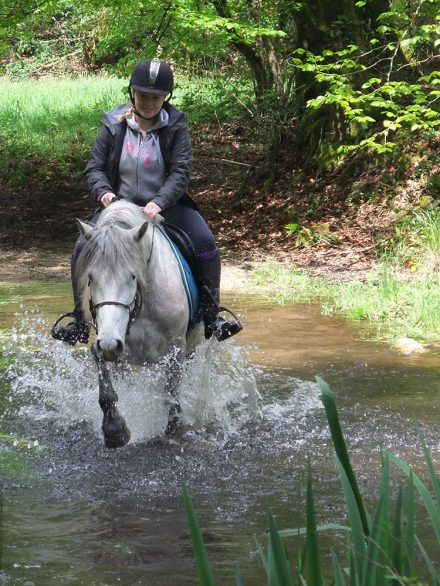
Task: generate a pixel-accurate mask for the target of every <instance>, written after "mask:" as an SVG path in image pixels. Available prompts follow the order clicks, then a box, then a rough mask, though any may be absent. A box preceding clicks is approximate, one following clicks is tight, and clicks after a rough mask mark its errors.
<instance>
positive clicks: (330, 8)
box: [0, 0, 440, 269]
mask: <svg viewBox="0 0 440 586" xmlns="http://www.w3.org/2000/svg"><path fill="white" fill-rule="evenodd" d="M0 17H1V18H0V22H1V24H0V72H1V74H2V76H3V80H4V81H6V82H11V83H14V82H16V81H17V82H18V81H20V80H27V79H30V78H37V79H40V80H43V82H44V80H45V79H49V78H52V77H53V76H58V77H65V76H82V77H84V76H86V77H87V78H90V77H94V76H115V77H118V78H121V79H127V78H128V77H129V74H130V72H131V70H132V68H133V66H134V64H135V63H137V62H138V60H139V59H140V58H144V57H145V56H153V55H157V56H159V57H161V58H163V59H165V60H168V61H169V62H171V63H172V65H173V67H174V68H175V70H176V72H177V85H178V86H179V85H180V86H185V84H186V83H191V82H192V83H194V81H195V82H197V79H203V80H205V81H206V80H207V79H208V80H209V81H210V83H211V88H212V92H214V93H216V95H217V101H216V102H215V107H213V106H212V105H211V104H210V102H209V99H207V97H206V96H203V95H201V94H200V93H197V92H194V93H193V94H191V92H189V93H188V92H187V93H186V94H185V96H184V98H183V100H182V99H181V102H182V103H180V102H179V106H181V107H182V109H184V110H185V111H186V110H190V111H192V112H193V113H194V112H195V113H198V116H197V115H195V116H193V121H192V122H191V116H190V122H191V132H192V136H193V142H194V155H195V157H194V175H193V182H192V193H193V195H194V197H195V199H196V200H197V201H198V203H199V205H200V206H201V208H202V211H203V212H204V213H205V215H206V216H207V218H208V221H209V222H210V223H211V225H212V226H213V229H214V231H215V232H216V234H217V236H218V240H219V244H220V246H221V247H222V248H223V250H224V253H226V254H228V253H233V254H234V255H235V257H236V258H237V257H242V258H247V257H250V256H252V254H254V253H255V251H257V252H258V253H259V254H262V255H263V256H265V255H266V254H270V255H274V256H278V257H279V258H283V259H288V260H292V259H293V260H294V261H295V262H298V263H299V264H303V265H307V266H316V267H319V266H320V265H322V264H327V263H330V264H331V265H332V266H333V267H334V268H336V269H338V268H344V269H347V268H349V267H353V266H354V265H356V264H359V267H360V268H365V266H368V264H369V263H371V262H372V261H374V259H375V258H377V256H378V255H379V254H381V251H382V250H383V249H384V247H385V246H386V243H387V242H388V241H389V240H390V239H392V238H394V237H395V234H396V229H398V226H400V224H401V222H402V220H403V219H405V218H406V219H408V217H410V216H411V215H412V214H413V213H414V210H417V209H423V210H430V209H433V208H436V206H437V203H438V198H439V197H440V167H439V155H438V146H439V133H438V128H439V123H440V120H439V96H440V89H439V84H440V73H439V71H438V69H439V67H438V64H439V51H438V47H439V43H440V40H439V38H440V36H439V30H440V23H439V5H438V2H437V1H434V0H417V1H416V0H395V1H394V0H393V1H389V0H359V1H357V2H355V1H353V0H343V1H340V2H336V3H335V2H333V1H331V0H306V1H304V2H295V1H288V0H279V1H270V2H269V1H267V0H205V1H198V2H197V1H192V0H152V1H149V2H143V1H137V2H132V3H128V4H127V3H122V2H120V1H119V0H113V1H101V0H93V1H91V2H90V1H87V2H86V1H68V0H51V1H47V0H31V1H29V2H21V3H20V2H19V3H17V2H12V1H11V0H3V3H2V7H1V8H0ZM3 87H6V88H7V86H3ZM67 99H68V97H66V100H67ZM96 109H97V112H99V110H100V104H99V103H97V104H96ZM1 110H3V112H1ZM20 115H21V114H20V108H19V107H17V105H15V107H14V103H11V102H10V101H9V102H8V101H7V100H6V103H3V105H2V106H1V107H0V119H2V120H9V121H10V120H15V121H17V119H19V118H20ZM10 127H11V124H9V125H8V124H5V122H3V123H2V124H1V128H0V145H1V149H2V152H3V153H4V161H3V171H1V170H0V181H1V185H2V191H1V193H2V198H3V199H4V200H5V201H6V200H8V201H9V202H11V205H8V206H6V208H5V206H2V208H3V211H2V214H1V218H2V219H1V234H0V241H1V242H2V244H3V246H5V247H9V248H14V247H20V246H21V247H25V246H28V245H29V238H30V237H33V238H34V239H36V242H37V243H38V238H40V240H41V243H40V244H41V245H44V244H47V238H45V236H44V233H43V232H41V233H38V232H37V233H35V231H32V230H29V227H31V226H32V225H34V224H35V214H38V213H39V214H40V217H41V221H42V223H43V224H44V225H45V230H46V232H45V233H46V234H47V233H48V232H47V231H49V232H50V234H51V235H52V239H51V240H52V241H53V242H55V243H58V245H60V246H62V245H63V242H64V241H65V235H66V234H68V235H70V234H72V233H73V232H74V230H75V227H74V224H73V217H75V216H76V215H82V216H84V215H86V213H87V211H90V209H91V208H92V206H93V204H92V203H91V202H89V201H88V200H87V199H85V188H84V185H83V183H82V180H81V178H80V177H81V171H82V168H83V164H84V158H85V157H84V152H83V151H81V152H80V154H79V155H78V157H77V158H76V159H75V157H73V158H71V160H70V159H69V161H65V164H64V165H63V164H62V162H61V163H60V159H58V160H54V161H53V169H52V171H50V170H49V172H48V173H46V174H42V173H39V172H38V169H39V168H41V161H40V160H39V158H38V156H37V155H35V153H33V152H32V151H30V152H27V153H26V156H25V160H24V165H25V167H26V168H25V170H24V171H23V166H21V167H20V170H19V171H18V167H19V166H18V165H17V164H16V161H17V160H18V159H20V160H22V159H23V156H22V153H17V146H16V144H14V140H15V139H14V133H13V132H12V133H11V128H10ZM79 140H80V139H79ZM86 146H87V148H89V146H90V145H86ZM62 156H63V155H60V157H62ZM46 166H47V163H46ZM60 169H61V171H62V172H61V171H60ZM29 186H32V192H33V193H34V194H37V196H38V197H37V198H34V199H36V201H37V203H36V204H35V205H34V206H33V210H32V214H31V213H30V211H26V210H23V205H22V202H23V190H24V189H29ZM78 191H79V193H80V195H79V196H78V197H77V198H75V197H69V198H67V199H66V198H64V199H65V201H64V202H63V206H64V210H63V213H61V214H58V213H57V215H56V218H55V217H54V216H53V214H52V213H51V210H53V209H54V208H55V209H58V211H60V207H59V204H60V200H61V199H63V198H62V194H63V193H66V192H71V193H77V192H78ZM83 195H84V197H83ZM69 202H70V203H69ZM78 208H80V209H78ZM17 210H20V211H21V212H22V213H21V215H20V216H18V215H17ZM78 212H84V213H80V214H79V213H78ZM55 220H56V221H55ZM72 237H73V236H72ZM69 246H70V242H69Z"/></svg>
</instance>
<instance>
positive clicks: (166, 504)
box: [0, 284, 440, 586]
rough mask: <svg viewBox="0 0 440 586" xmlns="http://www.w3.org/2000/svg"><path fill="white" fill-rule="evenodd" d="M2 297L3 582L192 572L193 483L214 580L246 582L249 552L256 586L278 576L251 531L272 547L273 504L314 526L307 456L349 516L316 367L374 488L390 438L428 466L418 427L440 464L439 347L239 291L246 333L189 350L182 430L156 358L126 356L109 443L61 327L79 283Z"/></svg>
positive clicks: (334, 506) (370, 494)
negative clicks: (116, 431) (374, 334)
mask: <svg viewBox="0 0 440 586" xmlns="http://www.w3.org/2000/svg"><path fill="white" fill-rule="evenodd" d="M1 294H2V296H1V297H0V331H1V332H3V333H2V346H3V352H2V363H1V373H0V374H1V382H0V385H1V387H0V408H1V419H0V423H1V433H2V436H0V445H2V446H3V448H4V452H3V453H6V454H7V455H8V458H6V459H5V458H3V460H0V462H1V463H2V468H3V469H2V504H3V506H2V519H1V521H2V527H1V532H0V539H1V545H2V549H1V570H2V571H3V574H1V573H0V583H5V584H14V585H15V584H23V585H28V586H29V585H32V584H35V585H62V584H85V585H88V586H89V585H97V586H98V585H99V586H104V585H109V586H110V585H116V584H122V585H137V584H139V585H144V584H148V585H151V586H162V585H163V586H168V585H173V586H180V585H182V586H185V585H187V584H188V585H189V584H196V583H197V580H196V572H195V568H194V562H193V555H192V545H191V540H190V537H189V533H188V528H187V524H186V520H185V515H184V511H183V505H182V499H181V483H182V482H185V483H187V485H188V487H189V489H190V492H191V495H192V498H193V502H194V505H195V508H196V511H197V514H198V517H199V521H200V524H201V526H202V529H203V533H204V536H205V540H206V544H207V548H208V554H209V557H210V560H211V562H212V565H213V570H214V575H215V578H216V582H217V583H218V584H233V583H235V579H234V575H235V564H236V561H237V560H240V563H241V567H242V572H243V575H244V578H245V584H249V585H256V584H262V583H264V579H263V576H264V574H263V571H262V568H261V565H260V562H259V561H258V559H257V557H256V552H255V545H254V539H253V538H254V535H256V536H257V537H258V539H259V541H260V542H261V543H263V544H264V536H263V533H264V531H265V528H266V514H267V511H268V510H269V509H271V510H272V511H273V512H275V513H276V514H277V517H278V522H279V525H280V527H282V528H288V527H293V526H300V525H302V524H303V522H304V521H303V511H304V502H305V498H304V493H305V482H304V479H305V473H306V466H307V460H308V458H310V460H311V463H312V466H313V471H314V478H315V492H316V499H317V509H318V516H319V522H328V521H335V522H337V521H342V520H343V519H344V508H343V505H342V503H343V499H342V495H341V491H340V485H339V481H338V478H337V473H336V469H335V465H334V460H333V454H332V448H331V443H330V439H329V434H328V430H327V426H326V420H325V415H324V411H323V408H322V405H321V401H320V398H319V390H318V387H317V385H316V383H315V382H314V377H315V375H319V376H321V377H322V378H324V379H325V380H326V381H327V382H328V383H329V384H330V385H331V387H332V389H333V391H334V393H335V396H336V400H337V403H338V407H339V412H340V417H341V420H342V424H343V427H344V431H345V434H346V437H347V440H348V444H349V449H350V454H351V456H352V460H353V463H354V466H355V468H356V472H357V474H358V476H359V481H360V484H361V490H362V492H363V494H364V495H365V496H366V497H367V499H369V498H371V499H373V498H374V495H375V492H376V489H377V478H378V474H379V450H380V447H381V446H383V447H385V448H388V449H391V450H392V451H393V453H395V454H397V455H399V456H401V457H403V458H404V459H405V460H406V461H407V462H408V463H410V464H411V465H413V466H414V468H415V469H416V470H419V471H422V472H423V459H422V456H421V450H420V449H419V447H418V444H417V427H418V428H420V429H421V430H422V431H423V433H424V434H425V437H426V441H427V444H428V446H429V447H430V448H431V450H432V451H433V455H434V459H435V460H436V465H438V455H437V449H438V420H437V404H438V398H439V383H440V374H439V366H440V355H439V354H438V352H437V351H436V350H435V349H431V350H430V351H429V352H428V353H426V354H423V355H415V356H402V355H400V354H398V353H397V352H395V351H392V350H391V349H390V348H389V347H388V346H387V345H385V344H375V343H372V342H368V341H365V340H363V337H365V331H364V332H362V331H360V330H359V329H357V328H356V327H354V326H352V325H349V324H347V323H346V322H345V320H344V319H342V318H334V317H333V318H329V317H325V316H322V315H320V312H319V308H317V307H313V306H312V307H308V306H294V307H279V306H275V305H273V304H271V303H269V302H267V301H265V300H263V299H261V298H258V297H255V296H254V297H253V296H245V297H240V298H238V297H235V298H234V297H231V296H229V297H227V296H226V297H225V299H224V302H225V303H226V304H229V305H231V307H233V308H234V309H237V310H239V312H240V314H241V317H242V320H243V323H244V326H245V330H244V331H243V332H242V333H241V334H240V336H237V337H236V338H235V339H234V340H232V341H229V342H227V343H224V344H222V345H220V346H218V347H217V348H207V346H205V347H203V348H202V349H201V351H200V352H199V353H198V354H197V355H196V356H195V358H194V359H193V360H192V361H191V362H190V363H189V364H188V366H187V370H186V372H185V377H184V381H183V385H182V391H181V402H182V408H183V421H184V425H183V428H182V429H181V430H180V431H179V433H178V434H177V435H176V436H175V437H173V438H168V439H166V438H164V436H163V430H164V428H165V424H166V407H165V405H164V396H163V394H162V390H161V388H162V387H161V382H162V372H161V369H160V368H153V369H149V370H146V369H133V368H118V369H117V370H116V371H115V372H114V383H115V388H116V389H117V390H118V393H119V396H120V409H121V412H122V413H123V414H124V416H125V418H126V420H127V423H128V425H129V427H130V429H131V432H132V441H131V442H130V444H128V445H127V446H126V447H124V448H122V449H119V450H108V449H106V448H105V447H104V446H103V442H102V438H101V432H100V425H101V412H100V409H99V405H98V400H97V378H96V372H95V365H94V362H93V361H92V359H91V358H90V356H89V354H88V352H87V351H86V350H85V349H77V348H75V349H72V348H71V347H68V346H66V345H63V344H61V343H59V342H55V341H52V340H51V339H50V337H49V335H48V331H49V328H50V325H51V323H52V322H53V320H54V319H55V318H56V317H57V316H58V315H59V314H60V313H61V312H63V311H65V310H66V309H67V308H69V306H70V288H69V285H68V284H57V285H55V284H52V285H41V286H34V287H21V288H13V289H9V290H8V289H5V288H3V289H2V290H1ZM11 300H12V301H13V302H11ZM14 442H15V445H14ZM9 456H11V457H12V456H13V457H14V458H17V459H18V460H19V461H20V462H21V464H22V466H23V468H22V469H21V470H19V471H17V465H11V462H10V458H9ZM22 460H23V461H22ZM14 462H15V460H14Z"/></svg>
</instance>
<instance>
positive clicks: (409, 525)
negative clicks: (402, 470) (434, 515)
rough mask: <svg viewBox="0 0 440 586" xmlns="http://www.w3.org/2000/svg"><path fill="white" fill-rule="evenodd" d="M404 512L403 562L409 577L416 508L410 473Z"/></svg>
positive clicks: (413, 545) (412, 559)
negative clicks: (404, 550) (404, 548)
mask: <svg viewBox="0 0 440 586" xmlns="http://www.w3.org/2000/svg"><path fill="white" fill-rule="evenodd" d="M405 510H406V515H405V517H406V529H405V533H406V538H405V545H406V556H405V560H404V571H405V574H406V575H407V576H411V574H412V571H413V567H414V552H415V535H416V507H415V501H414V482H413V474H412V472H411V473H410V475H409V479H408V486H407V488H406V492H405Z"/></svg>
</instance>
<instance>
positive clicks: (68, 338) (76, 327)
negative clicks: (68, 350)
mask: <svg viewBox="0 0 440 586" xmlns="http://www.w3.org/2000/svg"><path fill="white" fill-rule="evenodd" d="M66 317H72V318H73V321H71V322H70V323H68V324H67V326H65V327H63V326H59V325H58V324H59V323H60V321H61V320H63V319H64V318H66ZM50 333H51V336H52V338H54V339H55V340H60V341H61V342H66V343H67V344H70V345H71V346H75V344H76V343H77V342H81V343H82V344H87V342H88V341H89V333H90V328H89V326H88V324H87V323H85V322H83V321H78V316H77V314H76V313H74V312H72V311H69V312H67V313H65V314H63V315H62V316H61V317H60V318H58V319H57V321H56V322H55V323H54V325H53V326H52V330H51V332H50Z"/></svg>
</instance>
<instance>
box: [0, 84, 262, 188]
mask: <svg viewBox="0 0 440 586" xmlns="http://www.w3.org/2000/svg"><path fill="white" fill-rule="evenodd" d="M127 85H128V82H127V80H123V79H117V78H112V77H94V76H90V77H77V78H69V77H61V78H43V79H40V80H24V81H11V80H10V79H8V78H6V77H3V78H0V149H1V151H2V165H1V168H0V179H3V180H5V181H8V182H9V183H12V184H16V185H25V184H26V183H27V182H28V181H29V179H31V178H37V179H38V180H40V181H53V180H59V179H69V180H75V179H79V177H80V176H81V174H82V171H83V168H84V164H85V160H86V158H87V156H88V154H89V151H90V148H91V145H92V144H93V141H94V140H95V138H96V135H97V133H98V131H99V128H100V126H101V124H100V119H101V116H102V114H103V113H104V112H105V111H107V110H110V109H111V108H113V107H114V106H116V105H118V104H120V103H123V102H125V101H128V94H127V91H126V90H127ZM250 90H251V88H250V87H249V84H246V83H242V82H238V81H237V80H231V79H227V80H221V79H213V78H209V77H207V78H204V79H195V78H194V79H192V80H185V79H180V80H178V83H177V84H176V91H175V95H174V98H173V103H174V104H175V105H176V106H178V107H181V108H182V109H184V111H185V112H186V113H187V115H188V119H189V121H190V123H191V124H198V123H201V122H204V121H211V120H219V119H225V118H228V119H230V118H231V117H233V116H234V115H235V117H238V116H240V115H242V114H243V111H244V110H245V108H244V106H243V104H242V102H243V103H244V102H249V101H250V100H251V98H250V95H251V91H250Z"/></svg>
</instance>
